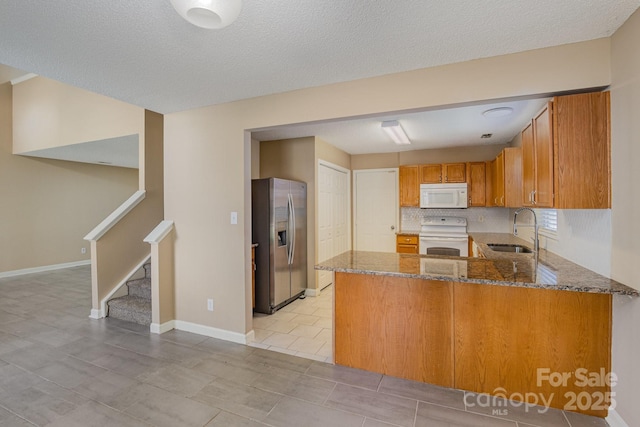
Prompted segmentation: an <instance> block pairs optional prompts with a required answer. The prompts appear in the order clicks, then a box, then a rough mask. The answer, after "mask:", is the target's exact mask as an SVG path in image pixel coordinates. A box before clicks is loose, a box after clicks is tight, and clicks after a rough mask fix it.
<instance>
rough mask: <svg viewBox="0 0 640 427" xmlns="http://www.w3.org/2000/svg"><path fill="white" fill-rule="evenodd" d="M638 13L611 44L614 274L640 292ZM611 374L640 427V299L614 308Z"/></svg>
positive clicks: (629, 419)
mask: <svg viewBox="0 0 640 427" xmlns="http://www.w3.org/2000/svg"><path fill="white" fill-rule="evenodd" d="M638 46H640V11H636V12H635V13H634V14H633V15H632V16H631V18H629V20H628V21H627V22H626V23H625V24H624V25H623V26H622V27H621V28H620V29H619V30H618V31H617V32H616V33H615V34H614V35H613V37H612V42H611V74H612V84H611V143H612V147H611V148H612V150H611V163H612V188H613V194H612V198H611V199H612V209H611V223H612V239H611V240H612V253H611V275H612V277H613V278H614V279H616V280H619V281H621V282H623V283H625V284H627V285H629V286H632V287H634V288H636V289H640V277H639V276H638V268H637V264H638V260H639V259H640V225H639V223H638V219H639V218H640V186H638V183H639V182H640V169H639V168H638V165H639V164H640V144H639V141H640V120H638V118H639V117H640V49H638ZM613 314H614V316H613V363H612V368H613V371H614V372H615V373H616V374H617V375H618V377H619V382H618V385H617V386H616V387H615V389H614V391H615V392H616V397H615V399H616V403H617V408H616V411H617V412H618V413H619V414H620V415H621V416H622V418H623V419H624V420H625V422H626V423H627V424H628V425H629V426H637V425H640V406H639V405H638V387H639V386H640V366H639V365H638V355H640V333H638V325H640V299H639V298H634V299H630V298H626V297H620V298H615V299H614V306H613Z"/></svg>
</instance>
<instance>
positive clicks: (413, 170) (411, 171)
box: [399, 166, 420, 207]
mask: <svg viewBox="0 0 640 427" xmlns="http://www.w3.org/2000/svg"><path fill="white" fill-rule="evenodd" d="M419 173H420V167H419V166H400V174H399V175H400V176H399V186H400V206H408V207H419V206H420V176H419Z"/></svg>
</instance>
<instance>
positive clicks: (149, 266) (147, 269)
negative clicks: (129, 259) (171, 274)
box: [142, 262, 151, 277]
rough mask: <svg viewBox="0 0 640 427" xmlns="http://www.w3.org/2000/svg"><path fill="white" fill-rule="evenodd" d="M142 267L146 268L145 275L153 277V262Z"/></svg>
mask: <svg viewBox="0 0 640 427" xmlns="http://www.w3.org/2000/svg"><path fill="white" fill-rule="evenodd" d="M142 267H143V268H144V277H151V263H150V262H148V263H146V264H145V265H143V266H142Z"/></svg>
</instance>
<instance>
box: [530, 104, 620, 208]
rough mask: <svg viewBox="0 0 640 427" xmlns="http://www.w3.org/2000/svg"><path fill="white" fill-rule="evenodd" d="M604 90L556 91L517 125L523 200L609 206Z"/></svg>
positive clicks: (543, 204) (535, 203)
mask: <svg viewBox="0 0 640 427" xmlns="http://www.w3.org/2000/svg"><path fill="white" fill-rule="evenodd" d="M609 116H610V99H609V92H593V93H584V94H577V95H566V96H557V97H555V98H554V99H553V101H551V102H549V103H548V104H547V105H546V106H545V107H544V108H543V109H542V110H541V111H540V112H539V113H538V114H537V115H536V116H535V117H534V118H533V120H532V121H531V124H529V125H528V126H527V127H525V129H524V130H523V131H522V168H523V173H522V175H523V180H522V191H523V195H522V196H523V203H524V205H525V206H532V207H555V208H557V209H607V208H610V207H611V153H610V148H611V139H610V120H609Z"/></svg>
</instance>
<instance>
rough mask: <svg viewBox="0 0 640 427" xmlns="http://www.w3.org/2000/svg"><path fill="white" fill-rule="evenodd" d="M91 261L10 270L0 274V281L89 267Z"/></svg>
mask: <svg viewBox="0 0 640 427" xmlns="http://www.w3.org/2000/svg"><path fill="white" fill-rule="evenodd" d="M90 264H91V260H90V259H85V260H82V261H74V262H65V263H64V264H54V265H43V266H42V267H33V268H23V269H22V270H12V271H5V272H2V273H0V279H3V278H5V277H14V276H22V275H23V274H33V273H43V272H45V271H52V270H62V269H63V268H71V267H79V266H81V265H90Z"/></svg>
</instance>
